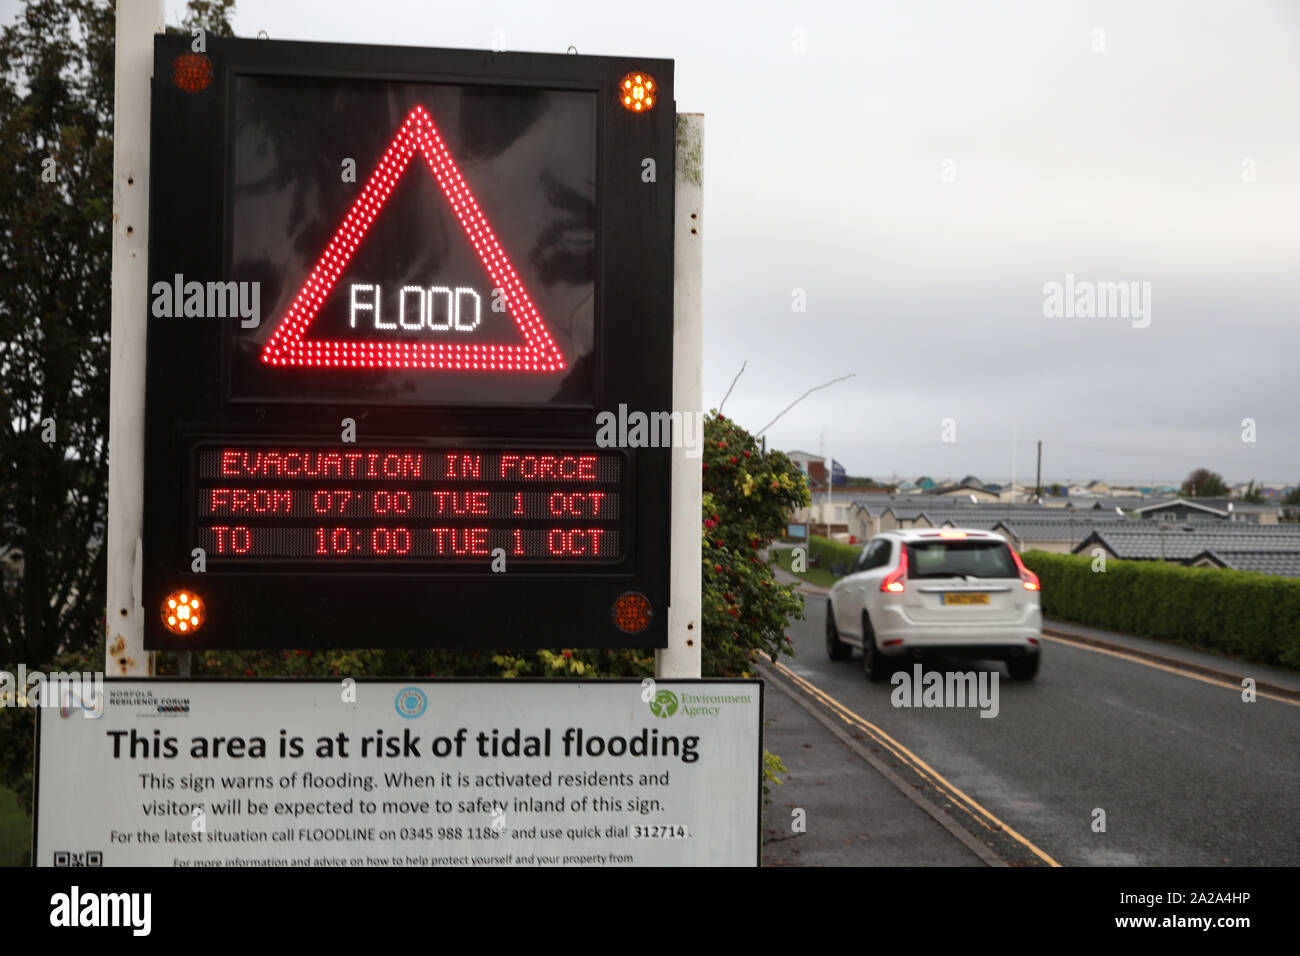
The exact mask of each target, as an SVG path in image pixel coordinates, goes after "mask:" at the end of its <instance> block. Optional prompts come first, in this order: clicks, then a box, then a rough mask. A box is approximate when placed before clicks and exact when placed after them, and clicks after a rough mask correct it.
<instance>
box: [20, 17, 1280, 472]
mask: <svg viewBox="0 0 1300 956" xmlns="http://www.w3.org/2000/svg"><path fill="white" fill-rule="evenodd" d="M4 6H5V8H6V9H8V10H12V9H13V6H12V3H11V2H7V3H5V5H4ZM183 6H184V4H183V2H182V0H167V10H168V21H169V22H173V23H174V22H177V21H179V19H180V15H181V10H182V9H183ZM11 17H12V13H10V14H9V15H7V16H6V17H5V19H6V20H9V19H10V18H11ZM235 27H236V32H237V33H239V34H240V35H243V36H254V35H256V34H257V33H258V31H259V30H265V31H267V33H268V34H269V35H270V36H271V37H273V38H275V39H304V40H324V41H342V42H358V43H401V44H411V45H428V46H452V47H477V48H487V47H490V46H491V45H492V42H493V31H494V30H497V29H500V30H503V31H504V41H505V46H506V48H507V49H511V50H539V51H554V52H563V51H564V50H565V49H566V47H568V46H569V45H570V44H572V45H574V46H576V47H577V48H578V50H579V51H580V52H582V53H590V54H615V53H617V54H632V55H645V56H648V57H649V56H654V57H669V58H672V59H674V60H676V70H677V76H676V79H677V84H676V96H677V108H678V109H679V110H680V111H689V112H703V113H704V114H705V116H706V119H705V124H706V125H705V138H706V139H705V170H704V175H705V180H704V182H705V192H704V207H705V216H704V223H705V225H704V230H703V236H704V243H705V245H704V256H705V280H704V281H705V356H704V369H705V379H704V388H705V405H706V407H708V406H713V405H716V404H717V403H718V402H719V400H720V399H721V398H722V396H723V393H724V392H725V391H726V389H727V386H728V384H729V382H730V381H731V378H732V376H733V375H734V374H735V372H736V371H737V370H738V369H739V368H740V365H741V362H742V361H745V360H748V362H749V366H748V368H747V370H746V371H745V374H744V375H743V376H742V377H741V379H740V381H739V383H738V384H737V385H736V388H735V391H734V393H733V394H732V396H731V398H730V399H729V400H728V402H727V405H726V408H725V412H726V414H728V415H730V416H733V417H735V418H736V419H738V420H739V421H740V422H741V423H742V424H744V425H746V426H748V427H750V428H752V429H757V428H759V427H761V426H762V425H763V424H765V423H766V422H767V421H769V420H770V419H771V418H772V417H773V416H774V415H776V413H777V412H778V411H780V409H781V408H782V407H783V406H784V405H786V404H788V403H789V402H790V401H792V400H793V399H794V398H795V397H796V396H797V395H798V394H799V393H800V392H802V391H804V390H805V389H807V388H809V387H811V386H813V385H816V384H818V383H820V382H823V381H825V380H827V379H829V378H832V377H835V376H838V375H844V374H848V373H850V372H852V373H856V378H854V379H851V380H849V381H847V382H843V383H840V384H838V385H836V386H833V387H832V388H829V389H826V390H824V391H821V392H818V393H816V394H815V395H813V396H811V397H810V398H808V399H807V400H805V401H804V402H803V403H801V404H800V405H799V406H798V407H796V408H795V409H794V410H792V411H791V412H789V413H788V414H787V415H785V417H784V418H782V419H781V421H780V422H778V423H777V424H776V425H775V426H773V428H772V429H771V430H770V432H769V433H768V436H769V439H770V441H771V443H772V444H774V445H775V446H776V447H783V448H801V449H805V450H809V451H814V452H815V451H817V449H818V443H819V436H820V434H821V433H822V432H823V431H824V432H825V449H826V453H827V454H828V455H834V456H835V457H836V458H838V459H839V460H840V461H841V462H843V463H844V464H845V465H847V467H848V468H849V471H850V473H853V474H871V475H874V476H882V475H883V476H888V475H890V474H891V473H893V472H895V471H896V472H897V473H898V474H899V475H906V476H914V475H917V474H919V473H923V472H924V473H928V474H931V475H934V476H936V477H942V476H953V477H958V478H960V477H961V476H962V475H964V474H966V473H974V474H977V475H979V476H980V477H983V478H986V479H990V478H998V477H1001V478H1004V479H1005V478H1006V477H1007V476H1008V475H1009V474H1010V471H1011V458H1012V434H1013V429H1014V430H1015V434H1016V436H1017V438H1018V440H1019V445H1018V468H1017V473H1018V476H1020V477H1022V478H1026V477H1030V476H1031V472H1032V469H1033V455H1034V441H1035V440H1036V439H1040V438H1041V439H1043V441H1044V443H1045V444H1044V448H1045V451H1044V459H1045V460H1044V472H1045V476H1047V477H1050V478H1051V479H1053V480H1055V479H1066V478H1072V479H1082V480H1087V479H1089V478H1094V477H1097V478H1107V479H1111V480H1117V479H1153V478H1165V479H1180V478H1181V477H1182V476H1184V475H1185V474H1186V473H1187V472H1188V471H1189V470H1190V469H1191V468H1193V467H1195V466H1198V465H1205V466H1208V467H1211V468H1214V469H1215V470H1218V471H1221V472H1222V473H1223V474H1224V475H1225V477H1227V478H1228V479H1229V480H1246V479H1249V478H1252V477H1257V478H1261V479H1265V480H1268V481H1271V482H1279V483H1281V482H1288V483H1289V482H1295V481H1297V480H1300V423H1298V422H1297V414H1296V408H1297V392H1298V388H1297V375H1296V367H1297V359H1298V358H1300V325H1298V323H1297V317H1298V312H1297V304H1298V303H1300V294H1298V293H1300V270H1298V269H1297V265H1298V264H1300V115H1298V113H1300V101H1298V100H1297V96H1296V94H1297V91H1300V3H1298V2H1295V0H1231V2H1229V0H1143V2H1141V3H1134V2H1132V0H1117V2H1108V0H1095V2H1084V0H1078V2H1068V0H987V2H981V0H908V2H881V0H872V2H856V3H849V2H844V3H829V2H823V3H792V2H766V3H764V2H758V3H754V2H746V3H699V2H691V3H682V2H670V0H663V2H656V3H654V4H636V3H629V4H620V3H609V2H608V0H598V2H561V0H554V2H545V0H521V2H496V3H491V2H489V3H475V2H415V0H405V2H403V0H366V2H364V3H362V2H351V0H349V2H343V0H338V2H332V0H315V2H306V0H243V2H241V3H240V4H239V7H238V12H237V15H236V19H235ZM1098 31H1102V32H1100V33H1099V32H1098ZM801 39H802V41H803V45H804V49H803V50H802V51H801V50H800V49H799V46H800V40H801ZM1252 176H1253V180H1254V181H1253V182H1250V181H1247V180H1248V179H1250V178H1252ZM948 180H951V181H948ZM1067 273H1070V274H1073V275H1074V276H1075V277H1076V279H1077V280H1078V281H1095V282H1106V281H1116V282H1118V281H1124V282H1149V283H1150V288H1151V295H1150V325H1149V326H1148V327H1146V328H1135V327H1134V326H1133V321H1130V319H1128V318H1124V317H1097V318H1080V317H1076V318H1048V317H1045V315H1044V284H1045V283H1049V282H1053V281H1055V282H1062V283H1063V282H1064V281H1065V277H1066V275H1067ZM796 289H802V290H805V293H806V300H807V311H806V312H802V313H800V312H795V311H794V310H793V309H792V301H793V296H794V290H796ZM945 418H952V419H954V420H955V427H956V438H957V440H956V442H955V443H943V442H941V441H940V431H941V423H942V421H943V419H945ZM1244 418H1253V419H1254V420H1255V422H1256V429H1257V441H1256V442H1254V443H1248V442H1243V441H1242V424H1241V423H1242V419H1244Z"/></svg>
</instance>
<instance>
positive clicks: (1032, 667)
mask: <svg viewBox="0 0 1300 956" xmlns="http://www.w3.org/2000/svg"><path fill="white" fill-rule="evenodd" d="M1042 656H1043V655H1042V651H1039V652H1038V653H1037V654H1030V655H1029V656H1028V657H1016V658H1013V659H1012V660H1009V661H1007V670H1008V671H1010V672H1011V679H1012V680H1033V679H1034V675H1036V674H1037V673H1038V659H1039V658H1040V657H1042Z"/></svg>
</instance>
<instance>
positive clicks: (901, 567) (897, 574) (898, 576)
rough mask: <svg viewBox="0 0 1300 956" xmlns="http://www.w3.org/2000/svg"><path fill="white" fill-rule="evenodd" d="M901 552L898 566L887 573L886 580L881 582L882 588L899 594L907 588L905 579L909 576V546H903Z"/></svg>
mask: <svg viewBox="0 0 1300 956" xmlns="http://www.w3.org/2000/svg"><path fill="white" fill-rule="evenodd" d="M900 553H901V555H902V557H901V559H900V560H899V562H898V567H896V568H894V570H892V571H890V572H889V573H888V574H886V575H885V580H883V581H881V582H880V590H882V591H892V592H894V593H895V594H897V593H898V592H900V591H902V590H904V589H905V588H906V585H905V584H903V579H904V578H905V577H907V548H906V547H903V548H902V549H901V551H900Z"/></svg>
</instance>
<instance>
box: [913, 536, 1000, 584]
mask: <svg viewBox="0 0 1300 956" xmlns="http://www.w3.org/2000/svg"><path fill="white" fill-rule="evenodd" d="M965 575H973V576H975V577H978V578H1014V577H1018V576H1019V572H1018V571H1017V570H1016V565H1015V562H1014V561H1012V559H1011V552H1010V550H1008V548H1007V546H1006V544H1004V543H1003V542H1001V541H926V542H917V543H915V544H909V545H908V546H907V576H908V577H909V578H951V577H963V576H965Z"/></svg>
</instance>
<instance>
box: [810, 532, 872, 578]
mask: <svg viewBox="0 0 1300 956" xmlns="http://www.w3.org/2000/svg"><path fill="white" fill-rule="evenodd" d="M862 548H863V545H861V544H841V543H840V542H838V541H833V540H832V539H830V538H822V537H819V536H817V535H812V536H811V537H810V538H809V539H808V557H809V558H810V560H809V564H812V563H814V562H815V563H816V565H817V567H819V568H825V569H826V570H828V571H829V570H830V567H831V565H832V564H834V563H835V562H837V561H841V562H843V563H844V564H852V563H853V561H854V559H855V558H857V556H858V555H859V554H860V553H861V552H862Z"/></svg>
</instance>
